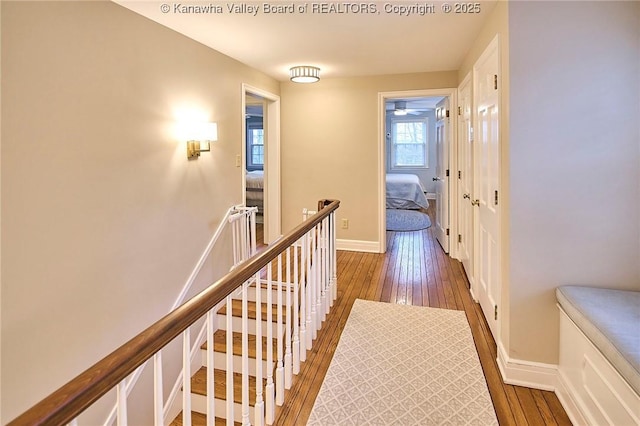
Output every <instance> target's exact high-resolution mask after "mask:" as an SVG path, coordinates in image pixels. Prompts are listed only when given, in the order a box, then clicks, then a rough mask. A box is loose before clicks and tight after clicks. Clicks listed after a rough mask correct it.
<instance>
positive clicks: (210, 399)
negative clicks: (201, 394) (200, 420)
mask: <svg viewBox="0 0 640 426" xmlns="http://www.w3.org/2000/svg"><path fill="white" fill-rule="evenodd" d="M215 318H216V314H215V313H214V312H213V310H210V311H209V312H207V426H214V425H215V423H216V392H215V389H216V388H215V377H214V376H215V362H214V358H215V356H214V349H215V348H214V345H215V343H214V341H213V335H214V333H215V332H216V323H215Z"/></svg>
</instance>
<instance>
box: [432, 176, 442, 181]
mask: <svg viewBox="0 0 640 426" xmlns="http://www.w3.org/2000/svg"><path fill="white" fill-rule="evenodd" d="M431 180H432V181H434V182H437V181H439V180H440V178H439V177H438V176H436V177H434V178H432V179H431Z"/></svg>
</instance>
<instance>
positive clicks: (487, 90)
mask: <svg viewBox="0 0 640 426" xmlns="http://www.w3.org/2000/svg"><path fill="white" fill-rule="evenodd" d="M499 70H500V62H499V53H498V38H497V37H496V38H495V39H494V40H493V41H492V42H491V44H489V46H488V47H487V49H486V50H485V52H484V53H483V54H482V56H481V57H480V58H479V59H478V62H476V64H475V66H474V67H473V74H474V79H473V80H474V81H473V88H474V102H473V105H474V109H475V114H476V117H475V123H476V125H475V128H474V139H475V141H476V143H475V145H476V151H475V170H476V179H475V188H474V189H475V191H474V194H475V200H473V204H474V205H476V206H477V208H478V233H477V237H478V245H477V247H478V263H477V266H478V271H477V278H478V280H477V281H478V282H477V283H476V290H477V292H476V296H477V298H478V301H479V302H480V305H481V307H482V311H483V312H484V315H485V317H486V319H487V323H488V324H489V328H490V329H491V333H492V334H493V336H494V338H495V339H496V340H498V339H499V330H498V324H499V323H498V315H499V314H500V309H499V308H500V306H499V305H500V285H501V284H500V212H499V208H498V203H499V201H500V198H499V196H500V193H499V190H500V181H499V177H500V156H499V155H500V131H499V130H500V111H499V104H500V78H499V77H500V73H499Z"/></svg>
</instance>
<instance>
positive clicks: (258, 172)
mask: <svg viewBox="0 0 640 426" xmlns="http://www.w3.org/2000/svg"><path fill="white" fill-rule="evenodd" d="M242 117H243V122H244V125H243V126H242V140H243V143H242V155H241V161H240V163H241V165H242V169H243V173H242V176H243V178H242V191H243V199H244V202H245V205H247V206H255V207H257V208H258V213H259V214H258V222H260V221H261V222H262V227H261V228H262V242H263V243H264V244H270V243H272V242H273V241H275V240H277V239H278V238H279V237H280V236H281V214H280V97H279V96H276V95H273V94H271V93H269V92H266V91H263V90H261V89H257V88H254V87H251V86H248V85H246V84H243V85H242ZM258 231H260V229H259V230H258ZM259 235H260V232H258V236H259Z"/></svg>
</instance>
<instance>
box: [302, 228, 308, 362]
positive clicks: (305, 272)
mask: <svg viewBox="0 0 640 426" xmlns="http://www.w3.org/2000/svg"><path fill="white" fill-rule="evenodd" d="M301 241H302V249H301V250H300V251H301V253H300V362H305V361H306V360H307V314H306V309H307V308H306V306H307V290H306V287H307V284H306V282H307V277H308V276H309V274H308V270H307V269H306V259H307V252H308V249H307V234H304V235H303V236H302V240H301Z"/></svg>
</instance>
